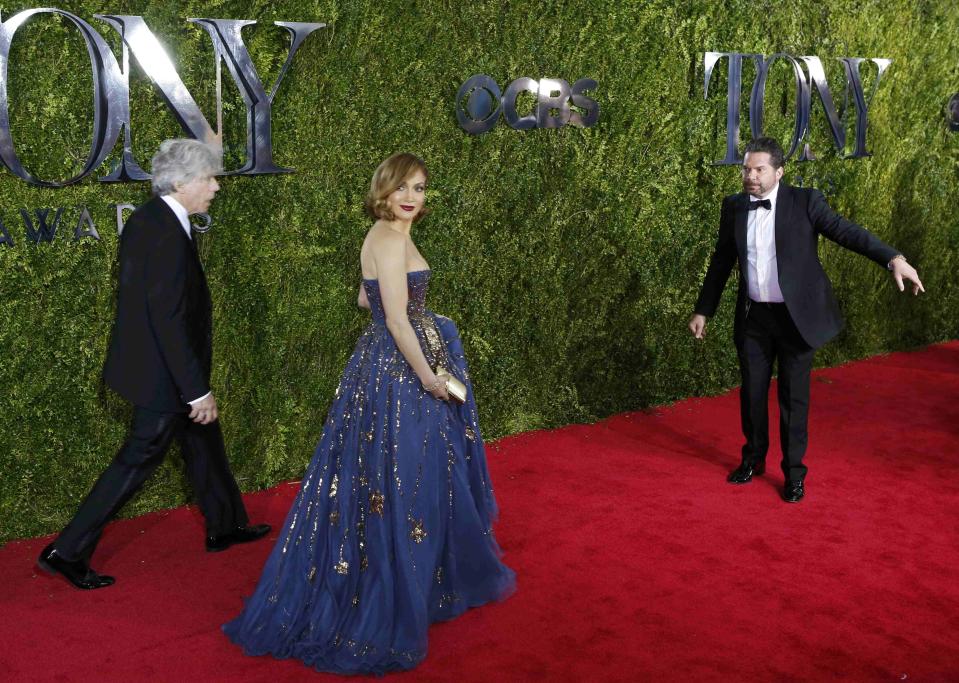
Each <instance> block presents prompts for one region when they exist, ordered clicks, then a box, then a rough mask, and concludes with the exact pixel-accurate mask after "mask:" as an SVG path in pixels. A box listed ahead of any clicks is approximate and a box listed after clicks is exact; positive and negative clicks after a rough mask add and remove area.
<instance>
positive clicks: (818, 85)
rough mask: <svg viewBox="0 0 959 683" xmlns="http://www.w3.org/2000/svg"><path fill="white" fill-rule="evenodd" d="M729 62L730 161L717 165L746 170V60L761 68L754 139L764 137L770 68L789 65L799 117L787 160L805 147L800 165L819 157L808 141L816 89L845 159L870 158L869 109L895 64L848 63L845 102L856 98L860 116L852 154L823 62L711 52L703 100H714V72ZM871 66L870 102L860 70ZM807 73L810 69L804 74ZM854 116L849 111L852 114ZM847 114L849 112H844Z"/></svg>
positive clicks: (754, 98)
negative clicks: (742, 127)
mask: <svg viewBox="0 0 959 683" xmlns="http://www.w3.org/2000/svg"><path fill="white" fill-rule="evenodd" d="M723 57H727V58H728V59H729V62H728V69H729V70H728V72H727V83H726V155H725V156H724V157H723V158H722V159H720V160H718V161H716V162H715V163H716V164H720V165H726V164H740V163H742V157H741V156H740V155H739V150H738V146H739V111H740V104H741V97H742V80H743V59H744V58H745V59H751V60H752V61H753V63H754V64H755V66H756V80H755V82H754V83H753V87H752V93H751V95H750V97H749V128H750V134H751V135H752V137H754V138H756V137H760V136H762V135H763V104H764V99H765V95H766V80H767V79H768V77H769V68H770V66H771V65H772V63H773V62H774V61H776V60H777V59H781V60H784V61H785V62H787V63H788V64H789V65H790V66H791V67H792V74H793V78H794V80H795V85H796V90H795V116H796V122H795V126H794V127H793V134H792V140H791V141H790V144H789V149H788V151H787V153H786V156H787V157H792V155H793V154H795V153H796V151H797V150H798V149H800V145H801V146H802V148H801V150H800V153H799V157H798V159H797V161H810V160H813V159H815V158H816V157H815V156H814V155H813V152H812V150H811V149H810V147H809V143H808V142H806V143H804V142H803V140H804V139H805V137H806V134H807V133H808V131H809V121H810V114H811V112H810V109H811V108H812V89H813V88H815V89H816V91H817V92H818V93H819V101H820V102H821V103H822V108H823V112H824V113H825V115H826V120H827V121H828V122H829V130H830V133H831V135H832V140H833V144H834V145H835V147H836V150H837V151H838V152H839V154H840V155H845V157H846V158H847V159H858V158H861V157H866V156H869V151H868V150H867V149H866V129H867V123H868V121H867V117H868V113H869V105H870V103H871V102H872V98H873V96H874V95H875V94H876V91H877V90H878V89H879V83H880V81H881V80H882V76H883V74H884V73H885V72H886V69H888V68H889V65H890V64H891V63H892V60H891V59H878V58H874V59H868V60H867V59H864V58H862V57H842V58H840V60H839V61H841V62H842V65H843V70H844V72H845V74H846V88H845V96H846V99H847V100H848V99H849V97H850V95H851V97H852V101H853V108H854V109H855V114H856V122H855V128H856V139H855V142H854V143H853V148H852V151H851V152H850V153H849V154H846V127H845V125H844V121H843V120H842V119H843V118H844V116H843V117H841V116H840V115H839V114H838V113H837V110H836V106H835V104H834V103H833V98H832V93H831V92H830V90H829V83H828V82H827V80H826V72H825V69H823V65H822V62H821V61H820V60H819V58H818V57H793V56H791V55H788V54H785V53H783V52H779V53H777V54H774V55H770V56H769V57H764V56H763V55H761V54H744V53H741V52H707V53H706V55H705V58H704V66H705V82H704V84H703V94H704V96H705V97H709V82H710V80H711V79H712V75H713V70H714V68H715V66H716V64H717V62H719V60H720V59H722V58H723ZM866 61H870V62H872V63H873V64H875V65H876V67H877V68H878V73H877V74H876V77H875V82H874V84H873V88H872V92H871V93H870V95H869V97H868V98H867V97H866V95H865V92H864V88H863V82H862V75H861V74H860V67H861V65H862V63H863V62H866ZM804 67H805V68H804ZM847 110H848V108H847ZM843 113H844V114H845V111H844V112H843Z"/></svg>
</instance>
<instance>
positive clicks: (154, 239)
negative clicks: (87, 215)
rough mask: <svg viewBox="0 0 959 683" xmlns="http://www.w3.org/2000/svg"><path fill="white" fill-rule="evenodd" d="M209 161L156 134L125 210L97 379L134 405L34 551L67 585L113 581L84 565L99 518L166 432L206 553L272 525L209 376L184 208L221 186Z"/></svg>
mask: <svg viewBox="0 0 959 683" xmlns="http://www.w3.org/2000/svg"><path fill="white" fill-rule="evenodd" d="M218 169H219V159H218V158H217V155H216V153H215V152H214V151H213V149H211V148H210V147H209V146H207V145H205V144H203V143H201V142H199V141H197V140H167V141H166V142H164V143H163V144H162V145H161V146H160V150H159V151H158V152H157V154H156V156H154V157H153V190H154V193H155V196H154V197H153V198H152V199H150V200H149V201H148V202H146V203H145V204H143V205H141V206H140V207H139V208H137V210H136V211H134V212H133V214H132V215H131V216H130V218H129V220H127V222H126V225H125V227H124V229H123V233H122V236H121V237H120V256H119V287H118V297H117V317H116V321H115V323H114V327H113V336H112V339H111V343H110V349H109V351H108V353H107V360H106V365H105V366H104V370H103V376H104V380H105V381H106V383H107V384H108V385H109V386H110V387H111V388H113V389H114V390H115V391H116V392H117V393H119V394H120V395H121V396H123V397H124V398H126V399H128V400H129V401H130V402H131V403H133V405H134V408H135V410H134V416H133V422H132V425H131V426H130V431H129V432H128V435H127V439H126V442H125V443H124V444H123V446H122V447H121V448H120V450H119V452H118V453H117V455H116V457H115V458H114V459H113V462H112V463H111V464H110V465H109V466H108V467H107V469H106V470H105V471H104V472H103V474H101V475H100V478H99V479H98V480H97V482H96V484H94V486H93V489H92V490H91V491H90V493H89V494H87V497H86V499H85V500H84V501H83V502H82V503H81V504H80V508H79V509H78V510H77V513H76V515H75V516H74V518H73V520H71V521H70V523H69V524H68V525H67V526H66V528H64V529H63V531H62V532H61V533H60V535H59V536H58V537H57V539H56V540H55V541H53V543H51V544H50V545H48V546H47V547H46V548H44V550H43V552H42V553H41V554H40V557H39V560H38V563H39V565H40V567H41V568H43V569H45V570H46V571H49V572H51V573H54V574H61V575H62V576H64V577H65V578H66V579H67V580H68V581H69V582H70V583H72V584H73V585H74V586H76V587H77V588H84V589H95V588H104V587H106V586H110V585H112V584H113V583H114V579H113V577H110V576H104V575H101V574H98V573H97V572H95V571H94V570H93V569H91V568H90V564H89V562H90V557H91V555H92V554H93V551H94V549H95V548H96V545H97V542H98V541H99V540H100V535H101V534H102V533H103V529H104V527H105V526H106V524H107V523H108V522H109V521H110V520H111V519H112V518H113V517H114V516H115V515H116V514H117V513H118V512H119V511H120V508H122V507H123V505H124V504H125V503H126V502H127V501H128V500H129V499H130V498H131V497H132V496H133V494H134V493H136V492H137V491H138V490H139V489H140V487H141V486H142V485H143V483H144V482H145V481H146V479H147V478H148V477H149V476H150V474H152V473H153V471H154V470H155V469H156V468H157V466H158V465H159V464H160V462H161V461H162V459H163V456H164V454H165V452H166V450H167V448H168V447H169V445H170V442H171V441H172V440H173V439H174V438H175V439H176V440H177V441H178V443H179V445H180V450H181V452H182V454H183V459H184V462H185V463H186V471H187V476H188V477H189V479H190V483H191V484H192V486H193V492H194V494H195V496H196V498H197V501H198V503H199V507H200V510H201V511H202V512H203V516H204V517H205V518H206V534H207V537H206V549H207V550H208V551H210V552H217V551H220V550H225V549H227V548H229V547H230V546H231V545H233V544H234V543H244V542H249V541H254V540H256V539H258V538H261V537H263V536H265V535H266V534H267V533H268V532H269V530H270V527H269V526H267V525H266V524H260V525H255V526H251V525H249V524H248V522H249V520H248V518H247V514H246V509H245V508H244V505H243V500H242V498H241V496H240V490H239V488H238V487H237V484H236V481H235V480H234V478H233V474H232V473H231V472H230V465H229V463H228V461H227V458H226V450H225V448H224V445H223V435H222V433H221V431H220V423H219V422H218V420H217V418H218V412H217V406H216V400H215V399H214V398H213V393H212V392H211V391H210V385H209V382H210V368H211V364H212V350H213V349H212V340H213V326H212V304H211V302H210V292H209V290H208V289H207V284H206V278H205V276H204V274H203V267H202V265H201V263H200V258H199V255H198V254H197V249H196V242H195V235H194V234H193V231H192V228H191V226H190V220H189V215H190V214H191V213H200V212H205V211H206V210H207V208H208V207H209V205H210V202H211V201H212V200H213V197H214V195H215V194H216V192H217V190H218V189H219V185H218V184H217V182H216V179H215V178H214V174H215V173H216V172H217V170H218Z"/></svg>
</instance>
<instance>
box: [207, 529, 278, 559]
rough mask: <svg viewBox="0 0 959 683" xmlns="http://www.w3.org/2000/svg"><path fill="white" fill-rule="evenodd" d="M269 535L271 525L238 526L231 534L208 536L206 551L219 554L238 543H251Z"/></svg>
mask: <svg viewBox="0 0 959 683" xmlns="http://www.w3.org/2000/svg"><path fill="white" fill-rule="evenodd" d="M268 533H270V525H269V524H251V525H248V526H238V527H237V528H236V529H234V530H233V531H230V532H229V533H225V534H220V535H219V536H207V537H206V551H207V552H208V553H218V552H220V551H221V550H226V549H227V548H229V547H230V546H231V545H234V544H236V543H250V542H251V541H255V540H257V539H260V538H263V537H264V536H266V535H267V534H268Z"/></svg>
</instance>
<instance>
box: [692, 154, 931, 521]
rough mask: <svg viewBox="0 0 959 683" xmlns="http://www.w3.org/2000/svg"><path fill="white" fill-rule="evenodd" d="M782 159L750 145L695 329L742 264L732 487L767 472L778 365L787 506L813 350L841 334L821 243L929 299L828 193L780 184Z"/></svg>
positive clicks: (798, 466)
mask: <svg viewBox="0 0 959 683" xmlns="http://www.w3.org/2000/svg"><path fill="white" fill-rule="evenodd" d="M784 163H785V158H784V155H783V150H782V148H781V147H780V146H779V143H778V142H776V141H775V140H773V139H772V138H757V139H755V140H753V141H751V142H750V143H749V144H748V145H746V151H745V154H744V158H743V166H742V176H743V192H741V193H739V194H734V195H731V196H729V197H726V198H725V199H724V200H723V204H722V210H721V212H720V219H719V237H718V239H717V241H716V248H715V250H714V251H713V254H712V258H711V260H710V263H709V268H708V270H707V271H706V277H705V279H704V281H703V286H702V289H701V290H700V293H699V300H698V301H697V303H696V309H695V313H694V314H693V316H692V318H690V321H689V329H690V331H691V332H692V333H693V336H695V337H696V338H697V339H703V338H704V337H705V334H706V318H708V317H711V316H712V315H713V314H714V313H715V312H716V308H717V306H718V305H719V299H720V296H721V294H722V292H723V288H724V287H725V285H726V280H727V279H728V278H729V273H730V271H731V270H732V268H733V265H734V264H735V263H736V262H737V261H738V263H739V276H740V278H739V281H740V285H739V295H738V299H737V302H736V318H735V323H734V334H733V339H734V342H735V344H736V350H737V352H738V355H739V369H740V372H741V374H742V389H741V391H740V414H741V419H742V430H743V435H744V436H745V437H746V444H745V445H744V446H743V449H742V462H741V463H740V465H739V467H737V468H736V469H735V470H734V471H733V472H732V473H731V474H730V475H729V477H728V481H729V482H730V483H733V484H746V483H748V482H749V481H751V480H752V478H753V476H754V475H761V474H763V473H764V472H765V470H766V451H767V450H768V449H769V418H768V409H767V402H768V394H769V382H770V378H771V376H772V368H773V363H774V362H775V363H777V364H778V378H779V381H778V390H779V391H778V393H779V397H778V398H779V439H780V445H781V447H782V456H783V459H782V470H783V474H784V475H785V485H784V487H783V499H784V500H785V501H786V502H789V503H798V502H799V501H800V500H802V498H803V496H804V495H805V478H806V470H807V468H806V466H805V465H803V455H804V454H805V452H806V443H807V440H808V439H807V418H808V413H809V375H810V371H811V370H812V364H813V354H814V353H815V350H816V349H817V348H819V347H820V346H822V345H823V344H825V343H826V342H827V341H829V340H830V339H832V338H833V337H834V336H836V334H838V333H839V330H840V329H841V328H842V325H843V320H842V316H841V314H840V312H839V306H838V304H837V302H836V299H835V298H834V297H833V293H832V287H831V285H830V284H829V280H828V278H827V277H826V273H825V271H824V270H823V268H822V265H821V264H820V262H819V256H818V254H817V246H818V242H819V236H820V235H823V236H825V237H827V238H828V239H830V240H832V241H834V242H836V243H837V244H839V245H841V246H843V247H845V248H846V249H850V250H852V251H855V252H856V253H859V254H862V255H864V256H867V257H869V258H870V259H872V260H873V261H875V262H876V263H878V264H879V265H881V266H883V267H885V268H888V269H889V270H890V271H891V272H892V276H893V278H894V279H895V281H896V285H897V286H898V287H899V290H900V291H902V290H903V289H904V286H903V280H908V281H910V282H912V283H913V294H918V293H919V292H920V291H925V290H924V289H923V287H922V283H921V282H920V281H919V276H918V275H917V274H916V271H915V269H914V268H913V267H912V266H910V265H909V264H908V263H907V262H906V259H905V257H903V255H902V254H900V253H899V252H898V251H897V250H895V249H893V248H892V247H890V246H889V245H887V244H885V243H884V242H882V241H881V240H880V239H878V238H877V237H876V236H875V235H873V234H871V233H870V232H868V231H867V230H865V229H863V228H861V227H860V226H858V225H856V224H855V223H852V222H851V221H848V220H846V219H845V218H843V217H842V216H839V215H838V214H836V213H835V212H834V211H833V210H832V209H830V208H829V205H828V204H826V200H825V198H824V197H823V195H822V193H821V192H819V191H818V190H814V189H806V188H798V187H791V186H789V185H787V184H785V183H783V182H780V181H781V179H782V176H783V165H784Z"/></svg>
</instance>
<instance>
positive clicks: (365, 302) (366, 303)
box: [356, 282, 370, 310]
mask: <svg viewBox="0 0 959 683" xmlns="http://www.w3.org/2000/svg"><path fill="white" fill-rule="evenodd" d="M356 305H357V306H359V307H360V308H365V309H367V310H370V300H369V299H367V298H366V287H364V286H363V283H362V282H361V283H360V293H359V294H357V295H356Z"/></svg>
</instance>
